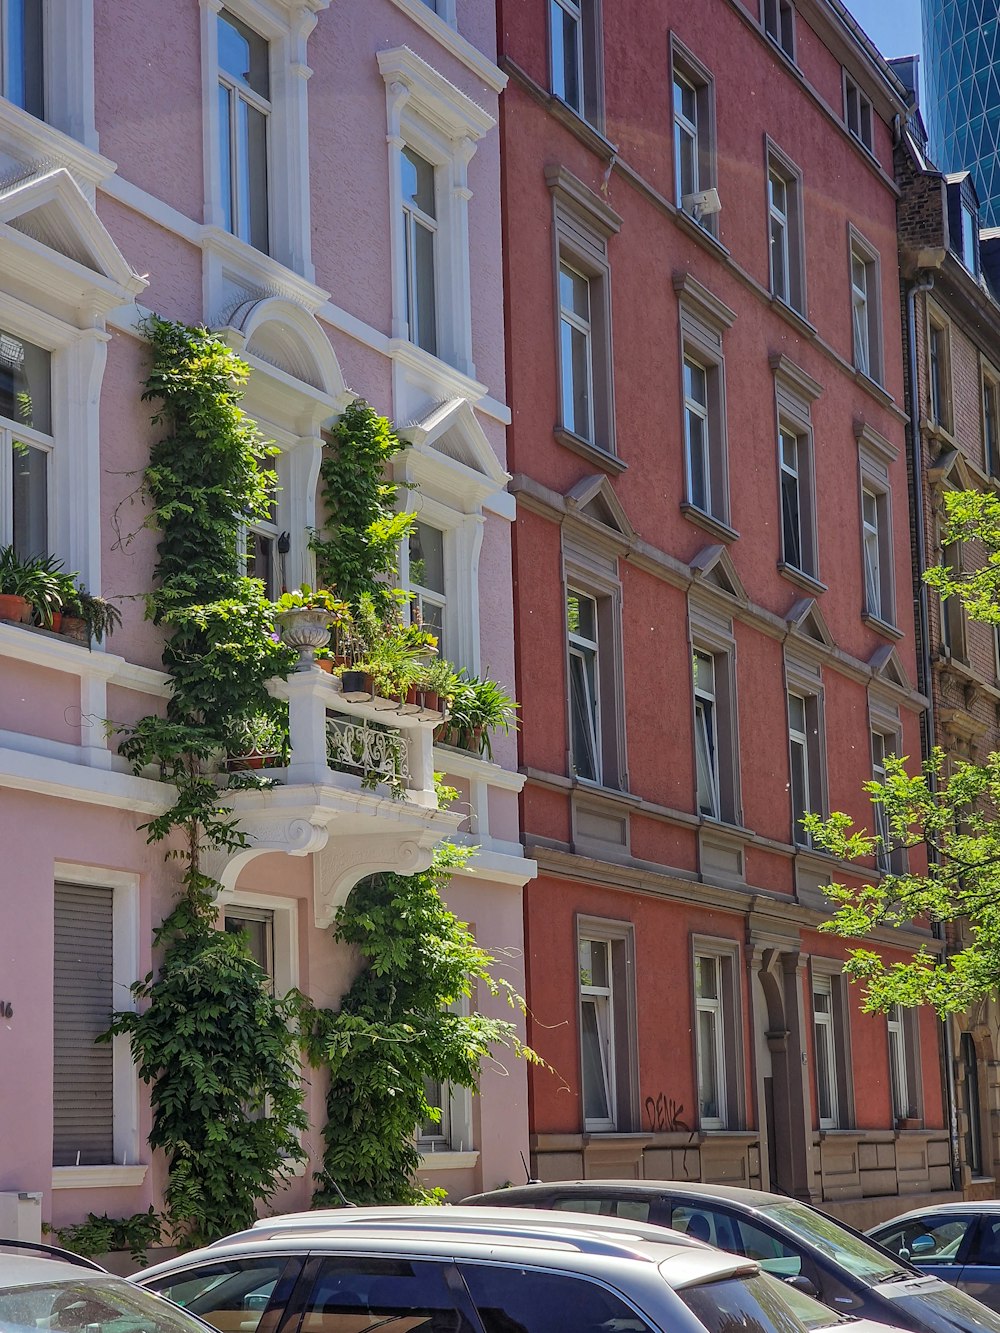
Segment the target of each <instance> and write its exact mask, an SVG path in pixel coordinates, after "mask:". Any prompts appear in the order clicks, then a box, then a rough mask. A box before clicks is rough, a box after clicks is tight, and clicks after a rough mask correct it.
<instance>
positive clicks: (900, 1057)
mask: <svg viewBox="0 0 1000 1333" xmlns="http://www.w3.org/2000/svg"><path fill="white" fill-rule="evenodd" d="M886 1021H887V1026H888V1030H889V1082H890V1086H891V1089H892V1113H893V1115H894V1116H895V1117H896V1119H897V1120H905V1119H906V1118H907V1117H909V1116H911V1115H913V1114H914V1113H915V1112H914V1108H913V1103H912V1100H911V1090H910V1080H909V1069H908V1065H909V1061H908V1059H907V1049H906V1041H907V1033H906V1028H905V1019H904V1017H903V1010H902V1007H901V1006H900V1005H898V1004H894V1005H892V1006H891V1007H890V1009H889V1010H888V1013H887V1015H886Z"/></svg>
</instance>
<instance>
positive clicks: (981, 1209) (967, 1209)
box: [866, 1199, 1000, 1236]
mask: <svg viewBox="0 0 1000 1333" xmlns="http://www.w3.org/2000/svg"><path fill="white" fill-rule="evenodd" d="M997 1212H1000V1199H965V1200H962V1199H958V1200H956V1201H955V1202H951V1203H933V1204H925V1206H924V1207H923V1208H911V1209H910V1210H909V1212H906V1213H897V1214H896V1216H895V1217H889V1218H886V1220H885V1221H884V1222H879V1224H878V1225H877V1226H874V1227H869V1229H868V1231H867V1233H866V1234H867V1235H869V1236H871V1235H874V1234H875V1232H876V1231H882V1230H884V1228H885V1227H888V1226H892V1225H893V1224H894V1223H896V1222H906V1221H908V1220H909V1219H910V1218H917V1217H929V1216H930V1215H931V1214H932V1213H934V1214H937V1213H997Z"/></svg>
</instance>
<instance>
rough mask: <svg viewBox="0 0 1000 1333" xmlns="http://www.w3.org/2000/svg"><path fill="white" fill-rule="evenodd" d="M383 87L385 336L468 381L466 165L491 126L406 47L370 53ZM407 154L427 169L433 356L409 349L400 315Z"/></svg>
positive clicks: (469, 306) (469, 320) (403, 295)
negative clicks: (432, 206)
mask: <svg viewBox="0 0 1000 1333" xmlns="http://www.w3.org/2000/svg"><path fill="white" fill-rule="evenodd" d="M378 66H379V71H380V72H381V75H382V78H383V80H384V81H385V85H386V119H387V127H388V144H389V217H390V239H391V243H392V336H393V339H394V340H399V341H400V342H402V343H406V344H408V353H409V355H411V356H414V357H416V358H418V359H423V358H426V359H427V360H428V361H429V362H430V364H431V365H433V364H434V363H435V362H436V361H438V360H440V361H443V362H445V363H447V364H448V365H450V366H453V367H454V368H455V369H456V370H458V371H460V372H461V373H462V374H464V375H468V376H469V377H470V378H472V379H475V375H476V367H475V364H474V362H473V359H472V295H471V292H472V278H471V260H470V253H469V200H470V199H471V197H472V191H471V189H470V185H469V164H470V162H471V161H472V158H473V155H474V154H475V151H476V146H477V144H478V142H479V140H480V139H482V138H483V137H484V135H486V134H488V133H489V132H490V131H491V130H492V129H493V128H494V127H495V124H496V122H495V121H494V119H493V117H492V116H491V115H489V113H488V112H486V111H484V110H483V109H482V107H480V106H477V105H476V103H475V102H473V101H472V99H471V98H469V97H466V95H465V94H464V93H463V92H460V91H459V89H458V88H456V87H455V86H454V84H451V83H449V82H448V80H447V79H445V78H444V77H443V76H442V75H441V74H439V73H438V72H437V70H435V69H433V68H432V67H431V66H430V65H429V64H427V62H426V61H425V60H422V59H421V58H420V57H419V56H417V55H415V54H414V53H413V52H412V51H410V50H409V49H408V48H407V47H396V48H394V49H392V50H383V51H379V53H378ZM407 147H408V148H410V149H411V150H412V151H413V152H415V153H418V154H419V155H420V156H421V157H422V158H424V160H425V161H427V162H429V163H430V164H431V166H433V167H434V168H435V190H436V201H437V213H438V216H437V219H436V221H437V227H438V230H437V233H436V241H437V244H436V247H435V281H436V293H437V305H436V318H437V337H436V346H437V351H436V354H431V353H428V352H425V351H424V349H423V348H418V347H416V346H415V345H414V344H412V343H411V342H410V336H409V326H408V324H407V318H406V312H407V304H406V292H407V285H406V278H407V274H406V256H405V245H404V233H403V224H404V214H403V185H402V180H403V178H402V152H403V149H404V148H407Z"/></svg>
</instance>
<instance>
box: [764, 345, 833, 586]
mask: <svg viewBox="0 0 1000 1333" xmlns="http://www.w3.org/2000/svg"><path fill="white" fill-rule="evenodd" d="M770 364H771V369H772V370H773V371H774V398H775V431H776V439H777V479H778V494H777V503H778V541H779V553H780V554H779V560H778V568H779V570H781V571H782V572H783V573H785V574H787V575H788V576H789V577H790V578H792V579H793V581H797V582H800V581H801V580H802V579H803V578H804V579H805V580H807V584H806V586H808V587H809V588H810V591H814V590H817V589H820V590H821V589H822V587H823V585H822V584H821V583H820V582H819V532H818V522H817V506H816V475H815V474H816V469H815V453H814V444H813V427H812V404H813V402H815V400H816V398H818V397H819V395H820V394H821V393H822V391H823V386H822V385H821V384H819V383H817V381H816V380H814V379H813V378H812V376H811V375H808V374H806V372H805V371H804V370H802V369H801V368H800V367H799V366H797V365H795V364H794V362H792V361H790V360H789V359H788V358H787V357H786V356H784V355H782V354H781V353H775V354H774V355H772V356H771V358H770ZM786 436H787V437H788V438H789V439H793V440H794V441H795V466H794V467H792V466H791V465H789V464H788V463H786V461H785V451H784V437H786ZM786 476H790V477H792V478H794V482H795V488H796V495H797V512H796V521H797V525H798V531H799V560H798V562H797V563H795V562H793V561H792V560H791V559H790V554H791V553H790V552H789V551H788V550H787V549H786V543H785V486H784V478H785V477H786Z"/></svg>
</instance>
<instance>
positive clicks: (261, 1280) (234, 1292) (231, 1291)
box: [143, 1254, 302, 1333]
mask: <svg viewBox="0 0 1000 1333" xmlns="http://www.w3.org/2000/svg"><path fill="white" fill-rule="evenodd" d="M301 1267H302V1261H301V1260H300V1259H289V1258H288V1256H287V1255H283V1254H277V1255H267V1256H266V1257H265V1256H259V1257H248V1258H245V1259H226V1260H225V1261H222V1262H218V1263H214V1264H199V1265H198V1266H197V1267H196V1268H185V1269H182V1270H181V1271H179V1272H176V1271H175V1272H172V1273H161V1274H160V1275H159V1276H158V1277H153V1278H149V1279H148V1280H144V1281H143V1286H144V1287H150V1288H152V1290H153V1291H158V1292H159V1293H160V1294H161V1295H162V1296H168V1297H169V1298H170V1300H172V1301H173V1302H174V1303H175V1305H181V1306H183V1307H184V1309H185V1310H190V1311H191V1313H192V1314H196V1315H198V1316H199V1318H201V1319H204V1321H205V1323H206V1324H211V1325H212V1327H213V1328H217V1329H219V1330H220V1333H255V1330H257V1329H258V1327H259V1326H260V1325H261V1323H262V1320H263V1316H264V1312H265V1311H266V1310H267V1309H268V1307H269V1306H271V1308H273V1309H279V1310H280V1309H284V1306H285V1302H286V1301H287V1300H288V1297H289V1295H290V1294H291V1290H292V1286H293V1285H294V1282H295V1279H296V1277H298V1274H299V1270H300V1269H301ZM268 1322H272V1321H268ZM266 1326H267V1325H266V1324H265V1325H264V1327H265V1328H266Z"/></svg>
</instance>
